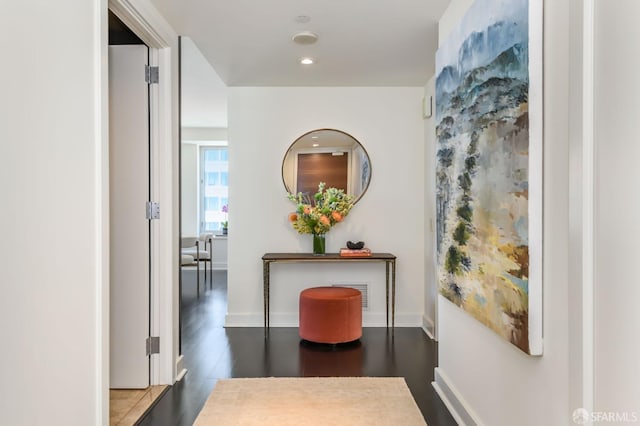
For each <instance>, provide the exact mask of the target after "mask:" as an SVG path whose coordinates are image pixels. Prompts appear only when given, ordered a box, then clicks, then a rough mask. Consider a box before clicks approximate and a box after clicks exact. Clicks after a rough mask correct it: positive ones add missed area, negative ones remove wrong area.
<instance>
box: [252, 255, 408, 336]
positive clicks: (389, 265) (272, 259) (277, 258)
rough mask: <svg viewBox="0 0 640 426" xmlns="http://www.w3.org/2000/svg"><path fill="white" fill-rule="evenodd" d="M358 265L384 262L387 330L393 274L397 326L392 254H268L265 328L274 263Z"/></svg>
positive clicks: (264, 261) (265, 258)
mask: <svg viewBox="0 0 640 426" xmlns="http://www.w3.org/2000/svg"><path fill="white" fill-rule="evenodd" d="M297 262H311V263H331V262H333V263H336V262H338V263H356V262H384V263H385V271H386V274H385V278H386V290H387V292H386V294H387V298H386V300H387V328H389V273H391V328H394V326H395V313H396V312H395V307H396V256H395V255H393V254H390V253H371V256H362V257H346V256H340V254H338V253H327V254H325V255H321V256H318V255H313V254H311V253H266V254H265V255H264V256H262V271H263V281H262V289H263V291H264V296H263V297H264V328H265V331H266V330H268V328H269V278H270V265H271V264H272V263H297Z"/></svg>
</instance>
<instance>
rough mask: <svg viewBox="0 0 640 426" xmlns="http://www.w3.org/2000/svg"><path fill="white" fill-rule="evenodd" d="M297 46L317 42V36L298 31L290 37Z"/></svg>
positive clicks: (308, 32) (309, 32)
mask: <svg viewBox="0 0 640 426" xmlns="http://www.w3.org/2000/svg"><path fill="white" fill-rule="evenodd" d="M291 39H292V40H293V41H294V42H295V43H298V44H313V43H315V42H316V41H318V34H316V33H314V32H311V31H300V32H299V33H296V34H294V35H293V37H291Z"/></svg>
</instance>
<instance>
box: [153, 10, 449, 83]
mask: <svg viewBox="0 0 640 426" xmlns="http://www.w3.org/2000/svg"><path fill="white" fill-rule="evenodd" d="M151 1H152V3H153V4H154V5H155V7H156V8H157V9H158V10H159V11H160V13H162V15H163V16H164V17H165V19H167V21H168V22H169V23H170V24H171V25H172V26H173V28H174V29H175V30H176V31H177V32H178V34H181V35H185V36H188V37H190V38H191V39H192V40H193V41H194V42H195V45H197V46H198V48H199V49H200V50H201V51H202V53H203V55H204V57H205V58H206V59H207V60H208V62H209V63H210V64H211V65H212V66H213V68H214V69H215V71H216V72H217V74H218V75H219V76H220V78H221V79H222V81H224V83H225V84H226V85H227V86H423V85H424V84H425V83H426V82H427V80H428V78H429V77H430V76H431V75H432V74H433V73H434V58H435V51H436V47H437V37H438V30H437V23H438V20H439V18H440V16H441V15H442V13H443V12H444V10H445V8H446V6H447V5H448V4H449V1H450V0H393V1H392V0H323V1H319V0H268V1H267V0H151ZM300 15H306V16H309V17H310V18H311V20H310V22H308V23H306V24H302V23H298V22H297V21H296V17H298V16H300ZM303 30H310V31H313V32H315V33H317V34H318V36H319V39H318V42H317V43H316V44H313V45H307V46H301V45H298V44H295V43H294V42H293V41H292V40H291V37H292V36H293V35H294V34H295V33H297V32H299V31H303ZM302 56H312V57H314V58H315V59H316V60H317V63H316V64H314V65H311V66H303V65H300V64H299V62H298V60H299V58H300V57H302Z"/></svg>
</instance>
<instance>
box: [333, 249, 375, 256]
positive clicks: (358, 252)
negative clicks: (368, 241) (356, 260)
mask: <svg viewBox="0 0 640 426" xmlns="http://www.w3.org/2000/svg"><path fill="white" fill-rule="evenodd" d="M340 256H344V257H366V256H371V250H370V249H368V248H366V247H365V248H361V249H349V248H341V249H340Z"/></svg>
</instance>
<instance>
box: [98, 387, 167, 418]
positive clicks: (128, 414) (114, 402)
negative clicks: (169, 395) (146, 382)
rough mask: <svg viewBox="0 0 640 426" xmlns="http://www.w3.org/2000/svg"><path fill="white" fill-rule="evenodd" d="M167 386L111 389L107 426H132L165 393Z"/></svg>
mask: <svg viewBox="0 0 640 426" xmlns="http://www.w3.org/2000/svg"><path fill="white" fill-rule="evenodd" d="M167 387H168V386H166V385H159V386H149V387H148V388H146V389H111V390H110V391H109V425H111V426H115V425H118V426H129V425H134V424H135V423H136V422H137V421H138V420H139V419H140V418H141V417H142V416H143V415H144V414H145V413H146V412H147V411H148V410H149V408H150V407H151V406H152V405H153V403H154V402H155V401H156V400H157V399H158V398H159V397H160V396H161V395H162V394H163V393H164V392H165V390H166V389H167Z"/></svg>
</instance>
